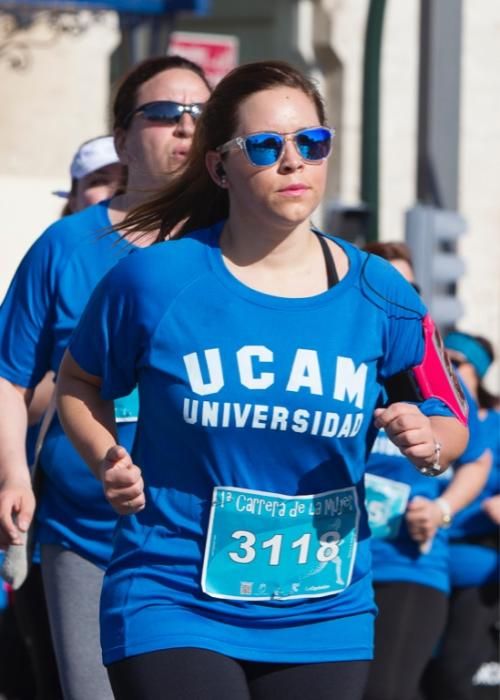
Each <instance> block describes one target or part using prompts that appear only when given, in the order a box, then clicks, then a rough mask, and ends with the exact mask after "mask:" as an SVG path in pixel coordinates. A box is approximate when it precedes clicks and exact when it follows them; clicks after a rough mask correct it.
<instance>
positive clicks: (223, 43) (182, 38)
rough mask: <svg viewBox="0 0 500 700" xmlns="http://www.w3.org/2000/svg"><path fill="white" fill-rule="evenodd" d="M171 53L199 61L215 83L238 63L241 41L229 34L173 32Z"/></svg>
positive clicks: (169, 51)
mask: <svg viewBox="0 0 500 700" xmlns="http://www.w3.org/2000/svg"><path fill="white" fill-rule="evenodd" d="M168 53H169V54H178V55H179V56H184V57H185V58H189V59H190V60H191V61H194V63H197V64H198V65H199V66H201V67H202V68H203V70H204V71H205V73H206V75H207V78H208V80H209V81H210V83H211V84H212V85H215V84H216V83H218V82H219V80H220V79H221V78H223V77H224V76H225V75H226V73H228V72H229V71H230V70H231V69H232V68H235V67H236V66H237V65H238V56H239V41H238V38H237V37H235V36H231V35H229V34H202V33H194V32H172V34H171V36H170V43H169V46H168Z"/></svg>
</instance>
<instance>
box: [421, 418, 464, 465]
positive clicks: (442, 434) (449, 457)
mask: <svg viewBox="0 0 500 700" xmlns="http://www.w3.org/2000/svg"><path fill="white" fill-rule="evenodd" d="M429 420H430V422H431V427H432V432H433V434H434V439H435V440H436V442H438V443H439V444H440V445H441V450H440V455H439V463H440V465H441V466H442V467H447V466H448V465H449V464H450V463H451V462H453V460H455V459H457V457H460V455H461V454H462V453H463V451H464V450H465V448H466V447H467V440H468V439H469V431H468V429H467V428H466V427H465V426H463V425H462V424H461V423H459V422H458V420H457V419H456V418H446V417H443V416H430V418H429Z"/></svg>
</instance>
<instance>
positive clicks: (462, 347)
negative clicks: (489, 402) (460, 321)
mask: <svg viewBox="0 0 500 700" xmlns="http://www.w3.org/2000/svg"><path fill="white" fill-rule="evenodd" d="M444 345H445V348H446V349H447V350H454V351H455V352H458V353H460V354H461V355H463V357H464V358H465V360H466V361H467V362H470V364H471V365H472V366H473V367H474V369H475V370H476V372H477V375H478V377H479V379H482V378H483V377H484V375H485V374H486V372H487V371H488V368H489V366H490V365H491V362H492V359H491V357H490V356H489V354H488V352H487V351H486V349H485V348H484V347H483V346H482V345H481V343H480V342H479V341H477V340H476V339H475V338H473V337H472V336H471V335H468V334H467V333H460V331H453V332H451V333H449V334H448V335H447V336H446V338H445V340H444Z"/></svg>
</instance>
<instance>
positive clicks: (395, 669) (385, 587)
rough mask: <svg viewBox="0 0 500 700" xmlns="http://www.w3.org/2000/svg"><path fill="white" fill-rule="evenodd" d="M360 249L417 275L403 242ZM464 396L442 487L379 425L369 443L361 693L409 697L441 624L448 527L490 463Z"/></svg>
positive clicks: (370, 699) (374, 698)
mask: <svg viewBox="0 0 500 700" xmlns="http://www.w3.org/2000/svg"><path fill="white" fill-rule="evenodd" d="M365 250H366V251H368V252H370V253H372V254H375V255H379V256H381V257H383V258H385V259H386V260H389V261H390V262H391V264H392V265H394V267H395V268H396V269H397V270H399V272H400V273H401V274H402V275H403V277H404V278H405V279H406V280H407V281H408V282H410V284H414V283H415V278H414V274H413V267H412V261H411V254H410V251H409V249H408V247H407V246H406V245H405V244H404V243H401V242H383V243H382V242H377V243H370V244H368V245H367V246H366V247H365ZM464 393H465V392H464ZM466 395H467V394H466ZM467 398H468V403H469V442H468V445H467V448H466V450H465V452H464V453H463V454H462V455H461V456H460V458H459V459H458V460H455V461H454V463H453V472H454V474H453V478H452V479H450V481H447V482H446V489H445V490H443V488H442V484H441V481H442V479H428V478H426V477H425V476H422V475H421V474H419V473H418V472H417V471H416V470H415V469H409V468H408V460H407V459H406V458H405V456H404V455H403V454H402V453H401V452H400V450H399V449H398V448H397V447H396V445H394V444H393V443H392V442H391V441H390V440H389V438H388V437H387V435H386V434H385V432H384V431H380V433H379V434H378V435H377V438H376V440H375V443H374V446H373V448H372V451H371V454H370V458H369V460H368V464H367V473H366V476H365V486H366V500H367V508H368V514H369V524H370V529H371V531H372V541H371V552H372V562H373V564H372V565H373V581H374V590H375V602H376V604H377V608H378V614H377V619H376V622H375V656H374V661H373V663H372V665H371V668H370V674H369V677H368V684H367V688H366V692H365V696H364V698H363V700H414V698H416V697H417V695H418V688H419V683H420V679H421V676H422V674H423V671H424V669H425V666H426V664H427V662H428V661H429V659H430V658H431V656H432V654H433V652H434V650H435V648H436V646H437V644H438V641H439V638H440V635H441V633H442V631H443V629H444V625H445V620H446V612H447V606H448V592H449V552H448V549H449V548H448V528H449V526H450V524H451V520H452V518H453V516H454V515H455V513H457V512H458V511H460V510H461V509H462V508H463V507H464V506H466V505H467V504H468V503H470V501H471V500H472V499H473V498H474V497H475V496H476V495H478V494H479V492H480V490H481V488H482V487H483V486H484V483H485V482H486V478H487V476H488V472H489V468H490V463H491V458H490V454H489V452H488V450H486V449H485V441H484V439H483V438H482V434H481V430H480V426H479V420H478V416H477V408H476V405H475V402H474V399H473V398H472V396H470V395H468V396H467ZM451 471H452V470H451V469H449V470H447V471H446V473H445V474H444V475H443V478H446V476H447V475H448V474H449V473H450V472H451ZM408 630H411V634H408V633H407V631H408ZM443 697H444V696H443Z"/></svg>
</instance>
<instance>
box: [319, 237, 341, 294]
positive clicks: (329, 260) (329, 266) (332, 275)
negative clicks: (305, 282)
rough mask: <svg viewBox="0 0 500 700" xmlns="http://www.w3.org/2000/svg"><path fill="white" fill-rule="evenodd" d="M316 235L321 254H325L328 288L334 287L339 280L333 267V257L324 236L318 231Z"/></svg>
mask: <svg viewBox="0 0 500 700" xmlns="http://www.w3.org/2000/svg"><path fill="white" fill-rule="evenodd" d="M316 235H317V236H318V240H319V243H320V245H321V248H322V250H323V255H324V256H325V265H326V276H327V280H328V289H330V288H331V287H334V286H335V285H336V284H337V283H338V281H339V276H338V274H337V268H336V267H335V261H334V259H333V255H332V251H331V250H330V246H329V245H328V243H327V242H326V240H325V237H324V236H322V235H321V234H320V233H317V234H316Z"/></svg>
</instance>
